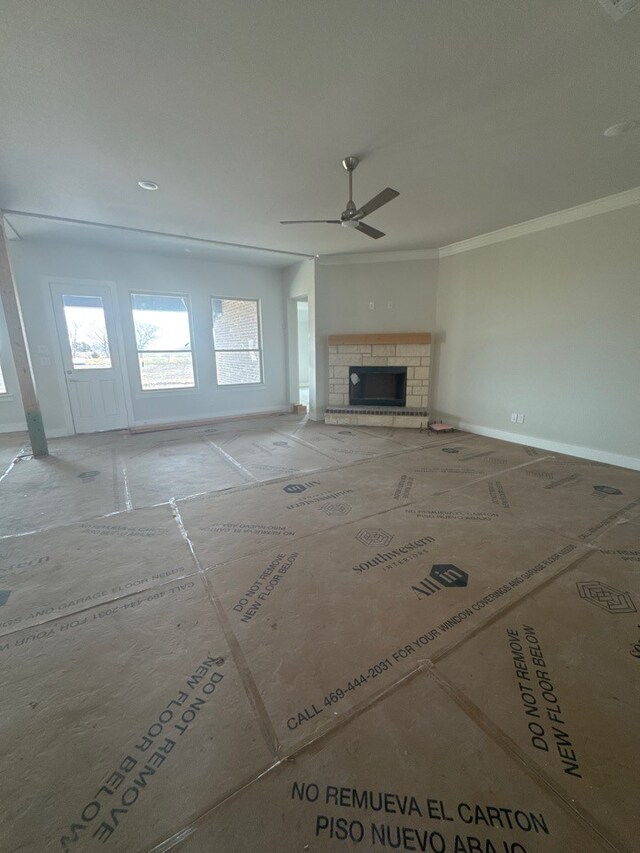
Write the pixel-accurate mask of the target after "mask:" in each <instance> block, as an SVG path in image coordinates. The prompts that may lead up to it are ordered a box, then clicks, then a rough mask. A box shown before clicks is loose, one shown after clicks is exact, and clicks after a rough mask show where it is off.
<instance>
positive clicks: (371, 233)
mask: <svg viewBox="0 0 640 853" xmlns="http://www.w3.org/2000/svg"><path fill="white" fill-rule="evenodd" d="M356 231H362V233H363V234H366V235H367V237H373V239H374V240H378V239H379V238H380V237H384V231H378V229H377V228H372V227H371V226H370V225H367V224H366V222H359V223H358V224H357V225H356Z"/></svg>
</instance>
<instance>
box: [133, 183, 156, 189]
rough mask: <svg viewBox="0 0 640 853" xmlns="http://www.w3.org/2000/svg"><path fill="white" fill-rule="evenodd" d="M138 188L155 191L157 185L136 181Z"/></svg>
mask: <svg viewBox="0 0 640 853" xmlns="http://www.w3.org/2000/svg"><path fill="white" fill-rule="evenodd" d="M138 186H139V187H140V189H141V190H157V189H158V184H156V182H155V181H138Z"/></svg>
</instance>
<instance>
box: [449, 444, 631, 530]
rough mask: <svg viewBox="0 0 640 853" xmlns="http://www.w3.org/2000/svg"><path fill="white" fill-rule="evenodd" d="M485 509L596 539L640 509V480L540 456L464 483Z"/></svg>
mask: <svg viewBox="0 0 640 853" xmlns="http://www.w3.org/2000/svg"><path fill="white" fill-rule="evenodd" d="M463 491H464V492H465V494H467V495H469V496H470V497H472V498H473V499H474V500H476V501H477V502H478V506H479V507H481V508H483V509H490V508H491V507H495V508H499V509H503V510H505V511H507V512H515V513H519V514H521V515H527V516H528V517H530V518H533V519H535V521H536V523H537V524H540V525H542V526H544V527H547V528H549V529H551V530H556V531H558V532H559V533H562V534H564V535H565V536H570V537H571V538H574V539H577V540H578V541H580V542H591V541H592V540H593V539H594V538H595V537H596V536H598V535H599V534H600V533H602V532H603V531H604V530H606V528H607V527H608V526H609V525H611V524H613V523H614V522H615V521H616V519H618V518H622V517H626V516H628V515H629V514H633V513H634V512H640V478H638V475H637V474H636V473H635V472H633V471H628V470H625V469H624V468H614V467H612V466H610V465H598V464H597V463H586V464H585V463H584V461H583V464H575V463H572V464H567V463H566V461H560V460H541V461H539V462H537V463H536V464H535V465H528V466H524V467H522V468H517V469H514V470H511V471H506V472H503V473H500V474H497V475H496V476H494V477H491V478H488V479H486V480H484V481H483V482H478V483H474V484H473V485H472V486H468V487H464V489H463Z"/></svg>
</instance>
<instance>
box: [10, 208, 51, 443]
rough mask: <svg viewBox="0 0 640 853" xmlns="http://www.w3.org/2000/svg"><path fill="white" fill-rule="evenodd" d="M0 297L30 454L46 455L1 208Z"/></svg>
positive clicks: (45, 439) (38, 406) (43, 434)
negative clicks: (18, 387) (27, 433)
mask: <svg viewBox="0 0 640 853" xmlns="http://www.w3.org/2000/svg"><path fill="white" fill-rule="evenodd" d="M0 301H2V307H3V309H4V317H5V320H6V323H7V329H8V330H9V343H10V345H11V351H12V353H13V362H14V364H15V368H16V373H17V374H18V385H19V386H20V396H21V397H22V405H23V407H24V414H25V417H26V419H27V430H28V431H29V440H30V441H31V449H32V450H33V455H34V456H36V457H40V456H48V455H49V447H48V445H47V437H46V435H45V432H44V424H43V423H42V414H41V413H40V405H39V403H38V398H37V397H36V389H35V385H34V382H33V371H32V369H31V360H30V358H29V350H28V349H27V340H26V338H25V334H24V324H23V322H22V312H21V311H20V302H19V300H18V292H17V290H16V283H15V279H14V277H13V270H12V269H11V261H10V260H9V252H8V249H7V238H6V236H5V233H4V218H3V216H2V211H0Z"/></svg>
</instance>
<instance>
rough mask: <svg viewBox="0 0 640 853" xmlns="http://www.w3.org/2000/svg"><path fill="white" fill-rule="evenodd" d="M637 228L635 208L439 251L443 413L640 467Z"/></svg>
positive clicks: (639, 211)
mask: <svg viewBox="0 0 640 853" xmlns="http://www.w3.org/2000/svg"><path fill="white" fill-rule="evenodd" d="M639 234H640V207H638V206H635V207H628V208H626V209H623V210H618V211H614V212H610V213H604V214H601V215H598V216H594V217H592V218H590V219H584V220H581V221H579V222H573V223H570V224H566V225H561V226H558V227H555V228H550V229H548V230H545V231H540V232H538V233H536V234H530V235H528V236H524V237H518V238H516V239H512V240H507V241H505V242H501V243H497V244H494V245H491V246H487V247H485V248H481V249H475V250H472V251H468V252H463V253H460V254H455V255H451V256H450V257H445V258H442V259H441V260H440V271H439V282H438V308H437V329H436V332H437V334H436V338H435V346H434V351H435V365H434V375H435V378H436V388H435V407H436V410H437V413H438V414H439V415H442V416H444V417H445V418H447V419H451V420H453V421H455V422H456V423H460V424H462V425H466V426H467V427H469V428H470V429H472V430H474V431H482V432H485V433H486V434H488V435H494V436H496V437H506V438H512V439H513V438H514V437H515V439H516V440H521V441H524V442H530V443H532V444H538V445H539V446H543V447H548V448H552V449H560V450H562V449H564V450H566V451H567V452H574V453H575V454H576V455H584V456H590V457H591V458H595V459H601V460H602V461H609V462H614V463H618V464H626V465H634V460H636V464H635V465H634V467H639V466H640V441H639V439H638V436H639V434H640V328H639V325H640V324H639V321H640V239H639V236H638V235H639ZM512 412H517V413H523V414H524V415H525V421H524V423H523V424H521V425H520V424H512V423H511V421H510V415H511V413H512ZM503 433H506V435H502V434H503Z"/></svg>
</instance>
